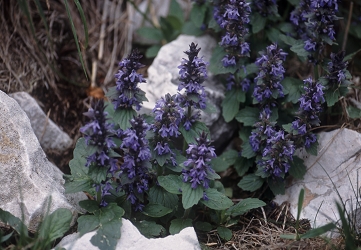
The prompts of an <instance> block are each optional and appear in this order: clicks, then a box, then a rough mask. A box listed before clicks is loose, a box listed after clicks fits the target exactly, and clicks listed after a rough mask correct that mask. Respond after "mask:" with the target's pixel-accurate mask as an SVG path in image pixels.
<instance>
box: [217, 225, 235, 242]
mask: <svg viewBox="0 0 361 250" xmlns="http://www.w3.org/2000/svg"><path fill="white" fill-rule="evenodd" d="M217 233H218V235H219V237H221V238H222V239H224V240H226V241H229V240H231V238H232V230H230V229H229V228H226V227H217Z"/></svg>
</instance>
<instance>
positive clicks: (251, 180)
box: [238, 174, 264, 192]
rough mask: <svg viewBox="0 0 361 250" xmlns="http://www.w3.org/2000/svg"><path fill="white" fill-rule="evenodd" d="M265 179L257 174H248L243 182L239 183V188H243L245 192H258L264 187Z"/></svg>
mask: <svg viewBox="0 0 361 250" xmlns="http://www.w3.org/2000/svg"><path fill="white" fill-rule="evenodd" d="M263 183H264V179H262V178H261V177H260V176H257V175H255V174H247V175H245V176H243V178H242V180H241V181H240V182H238V187H240V188H242V189H243V190H245V191H251V192H253V191H256V190H257V189H259V188H260V187H262V185H263Z"/></svg>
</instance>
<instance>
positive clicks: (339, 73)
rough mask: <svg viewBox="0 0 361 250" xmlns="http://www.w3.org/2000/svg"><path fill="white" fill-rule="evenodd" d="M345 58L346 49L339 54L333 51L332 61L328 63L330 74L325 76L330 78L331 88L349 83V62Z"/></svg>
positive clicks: (329, 84)
mask: <svg viewBox="0 0 361 250" xmlns="http://www.w3.org/2000/svg"><path fill="white" fill-rule="evenodd" d="M344 58H345V51H341V52H339V53H337V54H335V53H331V61H330V62H329V63H328V65H327V70H328V74H327V75H326V76H325V78H326V79H327V80H328V86H329V87H331V88H335V87H339V86H347V85H348V84H349V81H348V79H349V75H348V74H349V73H348V71H347V65H348V62H347V61H344Z"/></svg>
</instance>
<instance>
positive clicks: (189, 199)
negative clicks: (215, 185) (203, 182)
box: [182, 183, 203, 209]
mask: <svg viewBox="0 0 361 250" xmlns="http://www.w3.org/2000/svg"><path fill="white" fill-rule="evenodd" d="M202 197H203V188H202V187H201V186H198V187H197V188H192V187H191V184H190V183H183V185H182V204H183V207H184V209H188V208H191V207H192V206H193V205H195V204H197V203H198V202H199V200H200V199H201V198H202Z"/></svg>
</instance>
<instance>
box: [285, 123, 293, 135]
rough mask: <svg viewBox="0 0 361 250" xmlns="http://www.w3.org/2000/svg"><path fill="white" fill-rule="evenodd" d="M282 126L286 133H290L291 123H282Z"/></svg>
mask: <svg viewBox="0 0 361 250" xmlns="http://www.w3.org/2000/svg"><path fill="white" fill-rule="evenodd" d="M282 128H283V129H284V130H285V131H286V132H287V133H291V132H292V130H293V128H292V123H287V124H283V125H282Z"/></svg>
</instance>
